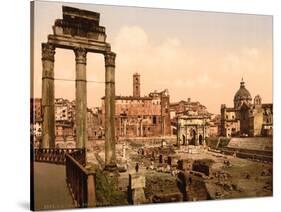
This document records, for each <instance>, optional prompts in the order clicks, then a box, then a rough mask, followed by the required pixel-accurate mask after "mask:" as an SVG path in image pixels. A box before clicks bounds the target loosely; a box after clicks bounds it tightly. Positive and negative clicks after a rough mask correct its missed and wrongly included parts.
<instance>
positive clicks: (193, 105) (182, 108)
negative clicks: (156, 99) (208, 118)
mask: <svg viewBox="0 0 281 212" xmlns="http://www.w3.org/2000/svg"><path fill="white" fill-rule="evenodd" d="M170 113H171V119H173V118H175V117H176V116H177V115H183V114H187V113H188V114H190V113H194V114H200V115H203V114H207V113H208V111H207V108H206V106H204V105H202V104H201V103H200V102H198V101H194V102H192V101H191V98H188V99H187V101H185V100H182V101H179V102H174V103H171V104H170Z"/></svg>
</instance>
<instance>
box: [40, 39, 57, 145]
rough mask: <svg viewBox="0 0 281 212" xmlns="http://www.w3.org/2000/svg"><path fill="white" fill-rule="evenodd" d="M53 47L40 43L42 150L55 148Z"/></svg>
mask: <svg viewBox="0 0 281 212" xmlns="http://www.w3.org/2000/svg"><path fill="white" fill-rule="evenodd" d="M54 56H55V47H54V46H53V45H51V44H48V43H42V66H43V67H42V68H43V69H42V116H43V122H42V148H54V147H55V90H54V89H55V88H54Z"/></svg>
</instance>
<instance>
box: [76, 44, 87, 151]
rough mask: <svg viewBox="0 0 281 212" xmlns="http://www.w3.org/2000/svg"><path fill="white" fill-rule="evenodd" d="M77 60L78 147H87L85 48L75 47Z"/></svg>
mask: <svg viewBox="0 0 281 212" xmlns="http://www.w3.org/2000/svg"><path fill="white" fill-rule="evenodd" d="M74 52H75V61H76V101H75V115H76V119H75V121H76V147H77V148H85V147H86V143H87V139H88V136H87V126H86V125H87V84H86V83H87V81H86V55H87V52H86V50H85V49H83V48H75V49H74Z"/></svg>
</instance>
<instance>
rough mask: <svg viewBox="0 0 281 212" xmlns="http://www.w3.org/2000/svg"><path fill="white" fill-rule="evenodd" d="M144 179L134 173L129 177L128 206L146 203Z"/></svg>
mask: <svg viewBox="0 0 281 212" xmlns="http://www.w3.org/2000/svg"><path fill="white" fill-rule="evenodd" d="M144 188H145V177H144V176H143V175H141V174H138V173H135V174H130V175H129V188H128V190H129V191H128V195H129V196H128V200H129V203H130V204H133V205H139V204H143V203H146V198H145V195H144V190H143V189H144Z"/></svg>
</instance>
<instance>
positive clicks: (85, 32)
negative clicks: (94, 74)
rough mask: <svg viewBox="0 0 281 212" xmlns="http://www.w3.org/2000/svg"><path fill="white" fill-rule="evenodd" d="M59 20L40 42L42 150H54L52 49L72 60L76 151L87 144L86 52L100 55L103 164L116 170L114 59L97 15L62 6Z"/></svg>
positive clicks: (53, 53)
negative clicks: (65, 51)
mask: <svg viewBox="0 0 281 212" xmlns="http://www.w3.org/2000/svg"><path fill="white" fill-rule="evenodd" d="M62 12H63V18H62V19H57V20H56V21H55V23H54V25H53V34H50V35H48V41H47V42H46V43H42V65H43V69H42V113H43V126H42V147H43V148H55V105H54V100H55V99H54V96H55V95H54V92H55V89H54V80H55V79H54V61H55V58H54V56H55V50H56V48H63V49H70V50H73V52H74V54H75V61H76V79H75V89H76V91H75V92H76V93H75V95H76V100H75V104H76V105H75V110H76V111H75V114H76V115H75V124H76V148H86V143H87V126H86V125H87V85H86V83H87V77H86V75H87V73H86V63H87V53H88V52H91V53H98V54H103V55H104V60H105V165H106V169H107V168H108V169H111V168H114V167H116V156H115V123H114V122H115V119H114V117H115V57H116V54H115V53H114V52H112V51H111V47H110V44H109V43H107V42H106V32H105V27H103V26H100V25H99V20H100V14H99V13H95V12H91V11H86V10H80V9H77V8H72V7H66V6H63V7H62Z"/></svg>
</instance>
